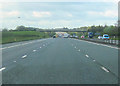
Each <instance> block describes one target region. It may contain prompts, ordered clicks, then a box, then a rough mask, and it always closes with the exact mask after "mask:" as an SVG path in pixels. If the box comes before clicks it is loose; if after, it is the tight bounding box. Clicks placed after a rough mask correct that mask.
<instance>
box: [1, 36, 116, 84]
mask: <svg viewBox="0 0 120 86" xmlns="http://www.w3.org/2000/svg"><path fill="white" fill-rule="evenodd" d="M0 49H1V50H2V57H3V58H2V62H3V65H2V67H1V68H0V71H1V72H2V80H3V82H2V83H3V84H117V83H118V48H117V47H113V46H108V45H104V44H98V43H93V42H88V41H83V40H77V39H69V38H54V39H53V38H49V39H40V40H33V41H26V42H18V43H10V44H4V45H3V47H2V48H0Z"/></svg>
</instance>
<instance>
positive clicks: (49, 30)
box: [39, 29, 87, 32]
mask: <svg viewBox="0 0 120 86" xmlns="http://www.w3.org/2000/svg"><path fill="white" fill-rule="evenodd" d="M39 31H40V32H87V31H81V30H74V29H65V30H64V29H45V30H43V29H42V30H39Z"/></svg>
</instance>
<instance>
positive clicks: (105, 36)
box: [102, 34, 110, 40]
mask: <svg viewBox="0 0 120 86" xmlns="http://www.w3.org/2000/svg"><path fill="white" fill-rule="evenodd" d="M102 39H104V40H105V39H107V40H109V39H110V37H109V35H108V34H104V35H103V37H102Z"/></svg>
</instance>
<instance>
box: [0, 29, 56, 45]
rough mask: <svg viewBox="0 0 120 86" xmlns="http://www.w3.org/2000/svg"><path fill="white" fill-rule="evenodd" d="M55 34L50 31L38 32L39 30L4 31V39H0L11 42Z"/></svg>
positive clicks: (3, 42)
mask: <svg viewBox="0 0 120 86" xmlns="http://www.w3.org/2000/svg"><path fill="white" fill-rule="evenodd" d="M53 35H54V33H53V32H52V33H50V32H49V33H48V32H37V31H6V32H2V41H0V43H2V44H5V43H11V42H19V41H26V40H34V39H41V38H49V37H51V36H53Z"/></svg>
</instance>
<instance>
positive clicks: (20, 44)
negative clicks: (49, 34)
mask: <svg viewBox="0 0 120 86" xmlns="http://www.w3.org/2000/svg"><path fill="white" fill-rule="evenodd" d="M44 40H46V39H43V40H38V42H39V41H44ZM35 42H36V41H33V42H28V43H24V44H18V45H13V46H9V47H4V48H0V50H3V49H7V48H12V47H17V46H22V45H27V44H31V43H35Z"/></svg>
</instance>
